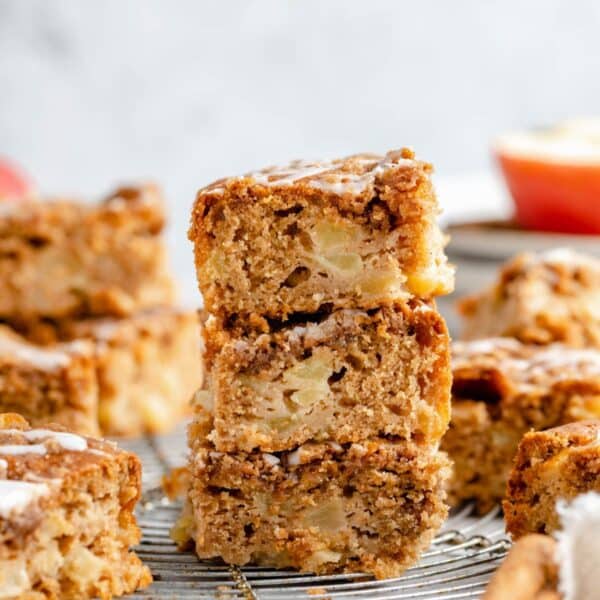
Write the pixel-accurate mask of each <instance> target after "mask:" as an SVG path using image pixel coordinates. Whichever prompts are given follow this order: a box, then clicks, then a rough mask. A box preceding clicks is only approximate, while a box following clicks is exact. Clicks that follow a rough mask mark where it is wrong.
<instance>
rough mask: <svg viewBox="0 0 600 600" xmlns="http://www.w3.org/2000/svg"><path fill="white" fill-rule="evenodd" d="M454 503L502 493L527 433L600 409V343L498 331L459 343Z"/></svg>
mask: <svg viewBox="0 0 600 600" xmlns="http://www.w3.org/2000/svg"><path fill="white" fill-rule="evenodd" d="M452 354H453V364H452V370H453V377H454V381H453V385H452V418H451V422H450V428H449V429H448V432H447V433H446V435H445V436H444V438H443V440H442V449H443V450H445V451H446V452H448V454H449V455H450V458H451V459H452V460H453V461H454V475H453V478H452V482H451V488H450V500H451V503H453V504H456V503H458V502H460V501H462V500H466V499H471V498H474V499H475V500H476V501H477V504H478V507H479V510H480V511H485V510H488V509H490V508H491V507H492V506H493V505H494V504H496V503H497V502H498V501H500V500H501V499H502V498H503V496H504V493H505V490H506V482H507V480H508V475H509V473H510V469H511V466H512V461H513V458H514V456H515V454H516V452H517V447H518V445H519V442H520V441H521V438H522V437H523V435H524V434H525V433H526V432H528V431H530V430H532V429H533V430H542V429H548V428H550V427H554V426H557V425H561V424H564V423H569V422H571V421H581V420H586V419H594V418H599V417H600V351H598V350H593V349H590V350H579V349H575V348H567V347H565V346H562V345H558V344H554V345H550V346H533V345H526V344H522V343H520V342H518V341H517V340H513V339H510V338H491V339H486V340H477V341H472V342H457V343H455V344H454V345H453V351H452Z"/></svg>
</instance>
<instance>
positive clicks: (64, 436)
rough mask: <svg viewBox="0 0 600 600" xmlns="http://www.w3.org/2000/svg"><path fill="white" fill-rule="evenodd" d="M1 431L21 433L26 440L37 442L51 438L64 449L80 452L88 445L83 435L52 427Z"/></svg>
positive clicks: (4, 430)
mask: <svg viewBox="0 0 600 600" xmlns="http://www.w3.org/2000/svg"><path fill="white" fill-rule="evenodd" d="M1 432H4V433H9V434H12V435H22V436H23V437H24V438H25V439H26V440H27V441H28V442H38V441H40V440H42V441H44V442H46V441H49V440H53V441H55V442H56V443H57V444H59V445H60V446H62V447H63V448H64V449H65V450H70V451H72V452H82V451H84V450H87V447H88V443H87V440H86V439H85V438H84V437H81V436H80V435H76V434H74V433H66V432H64V431H53V430H52V429H29V430H26V431H22V430H20V429H3V430H0V433H1ZM25 447H26V446H25ZM30 447H31V446H30ZM0 448H1V446H0ZM0 453H1V451H0Z"/></svg>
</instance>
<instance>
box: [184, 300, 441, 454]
mask: <svg viewBox="0 0 600 600" xmlns="http://www.w3.org/2000/svg"><path fill="white" fill-rule="evenodd" d="M204 336H205V345H206V349H207V353H206V360H207V367H208V369H209V372H210V376H209V380H208V389H207V390H202V391H200V392H198V393H197V394H196V402H197V403H199V404H201V405H202V406H204V408H205V409H207V410H209V411H212V412H213V413H214V415H215V429H214V431H213V432H212V433H211V436H210V439H211V441H212V442H213V443H214V445H215V447H216V448H217V450H219V451H225V452H233V451H250V450H253V449H255V448H259V449H261V450H264V451H267V452H272V451H279V450H285V449H288V448H292V447H294V446H297V445H299V444H302V443H304V442H306V441H308V440H316V441H335V442H338V443H345V442H355V441H360V440H363V439H368V438H371V437H377V436H378V435H387V436H395V437H398V438H402V439H405V440H412V441H413V442H415V443H417V444H418V445H429V446H437V444H438V443H439V441H440V438H441V436H442V435H443V434H444V432H445V431H446V428H447V426H448V421H449V412H450V397H449V396H450V394H449V389H450V378H451V373H450V364H449V338H448V332H447V330H446V325H445V323H444V320H443V319H442V317H441V316H440V315H439V313H438V312H437V311H436V310H435V308H434V307H432V306H430V305H429V304H427V303H423V302H419V301H417V300H411V302H410V303H409V304H394V305H390V306H385V307H383V308H378V309H372V310H370V311H363V310H357V309H340V310H335V311H333V312H332V313H330V314H326V315H318V314H317V315H310V316H306V315H305V316H304V318H303V320H302V321H298V320H296V321H295V322H294V323H293V324H292V323H290V322H288V323H287V324H286V325H284V326H272V327H271V330H270V331H268V332H265V333H258V332H254V331H251V332H245V333H244V332H242V331H240V330H227V329H225V328H223V326H222V325H221V324H220V323H219V322H218V320H217V319H215V318H209V319H208V321H207V323H206V324H205V329H204Z"/></svg>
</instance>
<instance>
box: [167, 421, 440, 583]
mask: <svg viewBox="0 0 600 600" xmlns="http://www.w3.org/2000/svg"><path fill="white" fill-rule="evenodd" d="M203 418H204V419H205V418H206V417H205V416H202V415H200V417H199V418H198V419H197V420H196V422H195V423H194V424H193V425H192V426H191V428H190V432H189V436H190V447H191V455H190V475H191V480H190V491H189V504H188V506H187V509H186V511H184V514H183V516H182V518H181V520H180V521H179V523H178V525H177V526H176V527H175V529H174V532H173V533H174V537H175V538H177V540H178V541H179V542H181V543H185V542H186V540H187V539H189V538H190V537H191V538H192V539H193V541H194V543H195V548H196V552H197V554H198V556H199V557H200V558H214V557H221V558H223V559H224V560H225V561H226V562H228V563H232V564H238V565H243V564H246V563H250V562H251V563H255V564H260V565H268V566H273V567H278V568H283V567H293V568H297V569H300V570H301V571H308V572H317V573H331V572H363V573H365V572H366V573H372V574H373V575H375V577H378V578H384V577H394V576H397V575H398V574H400V573H401V572H402V571H403V570H404V569H406V568H407V567H408V566H410V565H411V564H412V563H414V562H415V561H416V560H417V558H418V556H419V554H420V552H422V551H423V550H425V549H426V548H427V547H428V546H429V544H430V542H431V540H432V539H433V536H434V535H435V533H436V532H437V531H438V529H439V527H440V526H441V525H442V523H443V521H444V519H445V517H446V514H447V509H446V506H445V503H444V498H445V492H444V485H445V479H446V475H447V465H448V461H447V458H446V457H445V455H444V454H442V453H437V452H431V451H430V450H429V449H428V450H423V449H422V448H418V447H416V446H415V445H414V444H411V443H409V442H401V443H398V442H395V441H390V440H387V439H385V438H376V439H372V440H368V441H363V442H360V443H349V444H344V445H343V446H342V445H339V444H337V443H333V442H324V443H317V442H309V443H306V444H303V445H301V446H299V447H298V448H296V449H294V450H291V451H285V452H281V453H276V454H271V453H263V452H253V453H229V454H227V453H222V452H217V451H215V449H214V446H212V445H211V444H210V443H208V442H207V441H206V429H207V428H208V427H210V425H208V427H207V425H206V424H205V423H203V422H202V420H203Z"/></svg>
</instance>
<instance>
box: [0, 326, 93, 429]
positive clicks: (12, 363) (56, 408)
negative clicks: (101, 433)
mask: <svg viewBox="0 0 600 600" xmlns="http://www.w3.org/2000/svg"><path fill="white" fill-rule="evenodd" d="M4 412H14V413H18V414H20V415H23V416H24V417H25V418H26V419H27V420H28V421H29V422H30V423H32V425H34V426H38V425H44V424H47V423H58V424H59V425H63V426H65V427H67V428H69V429H70V430H71V431H75V432H77V433H82V434H85V435H96V434H97V433H98V390H97V385H96V371H95V359H94V351H93V346H92V344H90V343H89V342H85V341H77V342H72V343H65V344H59V345H57V346H54V347H52V348H40V347H38V346H35V345H33V344H30V343H29V342H28V341H27V340H25V339H24V338H21V337H20V336H18V335H17V334H16V333H15V332H13V331H12V330H11V329H9V328H8V327H3V326H0V413H4Z"/></svg>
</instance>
